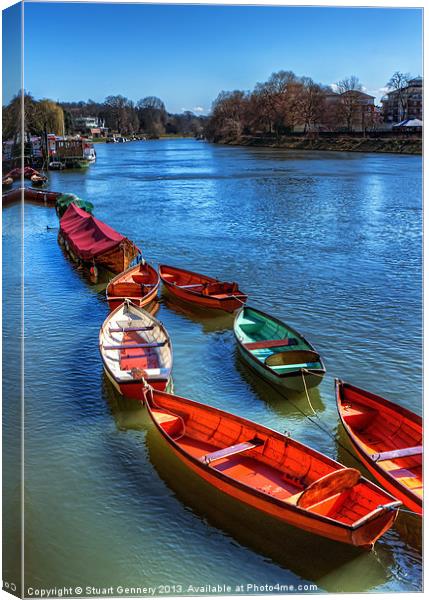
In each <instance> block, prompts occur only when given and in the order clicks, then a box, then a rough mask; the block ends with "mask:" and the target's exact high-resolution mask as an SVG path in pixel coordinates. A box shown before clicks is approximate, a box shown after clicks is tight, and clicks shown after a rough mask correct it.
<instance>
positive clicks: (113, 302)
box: [108, 288, 159, 311]
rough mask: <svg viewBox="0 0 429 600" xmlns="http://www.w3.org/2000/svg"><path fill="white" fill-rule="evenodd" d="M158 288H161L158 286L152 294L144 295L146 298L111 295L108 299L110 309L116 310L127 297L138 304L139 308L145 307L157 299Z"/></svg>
mask: <svg viewBox="0 0 429 600" xmlns="http://www.w3.org/2000/svg"><path fill="white" fill-rule="evenodd" d="M158 289H159V288H156V289H155V290H153V291H152V292H151V293H150V294H148V295H147V296H144V298H135V297H128V296H124V297H122V298H119V297H118V298H115V297H113V296H110V297H109V299H108V304H109V310H110V311H112V310H115V308H118V306H121V304H123V303H124V301H125V299H128V300H131V302H132V303H133V304H134V305H135V306H138V307H139V308H144V307H146V306H148V305H149V304H150V303H151V302H153V301H154V300H156V298H157V296H158Z"/></svg>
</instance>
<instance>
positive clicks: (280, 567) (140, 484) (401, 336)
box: [3, 139, 422, 595]
mask: <svg viewBox="0 0 429 600" xmlns="http://www.w3.org/2000/svg"><path fill="white" fill-rule="evenodd" d="M96 150H97V162H96V164H94V165H92V166H91V167H90V168H89V169H88V170H87V171H86V172H85V171H69V172H62V173H55V172H52V173H50V181H49V188H50V189H53V190H58V191H64V192H73V193H75V194H77V195H78V196H80V197H82V198H84V199H86V200H89V201H91V202H93V204H94V205H95V214H96V216H98V217H99V218H101V219H102V220H104V221H106V222H107V223H109V224H110V225H111V226H112V227H114V228H115V229H117V230H118V231H120V232H121V233H124V234H125V235H127V236H128V237H129V238H131V239H132V240H133V241H135V242H136V243H137V244H138V245H139V247H140V248H141V249H142V252H143V256H144V257H145V258H146V259H147V260H148V261H150V262H152V263H154V264H158V263H159V262H165V263H167V264H172V265H177V266H181V267H184V268H188V269H191V270H196V271H199V272H201V273H207V274H210V275H214V276H217V277H220V278H222V279H226V280H236V281H238V282H239V284H240V287H241V288H242V289H243V290H245V291H246V292H247V293H248V294H249V304H250V305H252V306H255V307H257V308H260V309H262V310H263V311H266V312H269V313H271V314H273V315H275V316H277V317H279V318H280V319H283V320H284V321H285V322H286V323H289V324H290V325H292V326H293V327H295V328H297V329H298V330H299V331H300V332H302V333H303V334H304V335H305V336H306V337H307V338H308V339H309V340H310V341H311V342H312V343H313V344H314V345H315V346H316V348H317V349H318V350H319V352H320V353H321V354H322V356H323V358H324V360H325V363H326V367H327V375H326V377H325V379H324V380H323V382H322V384H321V385H320V387H319V388H318V389H317V390H315V391H313V392H312V394H311V401H312V405H313V408H314V410H315V411H316V413H317V418H318V419H319V421H318V423H320V424H322V425H323V429H321V428H320V427H317V426H315V425H314V423H312V422H310V421H309V420H308V419H307V418H306V417H305V415H311V409H310V408H309V406H308V403H307V400H306V398H305V397H304V396H299V397H295V398H294V400H293V402H289V401H288V400H286V399H285V398H283V397H282V396H279V395H277V394H276V393H274V392H273V390H272V388H270V387H267V386H266V385H265V384H264V383H263V382H262V381H261V380H260V379H258V378H257V377H255V376H254V375H252V373H251V372H250V371H249V370H248V368H247V367H246V366H245V365H243V364H242V362H241V361H240V359H239V358H238V355H237V351H236V348H235V343H234V339H233V333H232V317H230V316H228V315H225V316H218V315H216V316H208V315H204V314H199V313H194V312H193V311H192V310H189V309H187V308H184V307H183V306H181V307H179V306H176V305H174V304H172V303H171V301H170V302H168V299H166V298H164V297H163V296H161V298H160V308H159V312H158V313H157V316H158V318H160V319H161V320H162V321H163V323H164V324H165V326H166V327H167V329H168V331H169V333H170V335H171V337H172V341H173V346H174V370H173V375H174V385H175V391H176V393H178V394H180V395H183V396H187V397H189V398H193V399H195V400H199V401H202V402H206V403H210V404H213V405H216V406H218V407H221V408H223V409H226V410H228V411H230V412H233V413H237V414H240V415H243V416H245V417H248V418H250V419H253V420H255V421H258V422H261V423H263V424H265V425H267V426H269V427H272V428H274V429H278V430H280V431H285V430H287V431H289V432H290V433H291V434H292V436H293V437H296V438H297V439H299V440H300V441H302V442H304V443H306V444H308V445H310V446H313V447H314V448H316V449H317V450H319V451H321V452H323V453H326V454H328V455H329V456H331V457H333V458H336V459H338V460H340V461H341V462H344V463H345V464H347V465H349V466H356V465H357V463H356V462H355V461H354V459H353V458H352V456H351V455H350V454H349V453H348V452H347V450H345V449H344V446H345V445H346V444H347V442H346V440H345V439H344V434H343V432H342V430H341V428H340V426H339V421H338V416H337V412H336V407H335V399H334V383H333V382H334V377H335V376H337V377H341V378H342V379H344V380H346V381H349V382H351V383H353V384H356V385H358V386H361V387H364V388H366V389H369V390H372V391H374V392H376V393H378V394H381V395H384V396H386V397H387V398H389V399H391V400H393V401H394V402H398V403H400V404H403V405H404V406H407V407H408V408H410V409H411V410H413V411H416V412H418V413H421V412H422V395H421V394H422V374H421V369H422V365H421V334H422V331H421V309H422V295H421V276H422V272H421V259H422V256H421V244H422V230H421V227H422V223H421V215H422V197H421V185H422V181H421V179H422V172H421V169H422V161H421V158H420V157H416V156H401V155H388V154H358V153H329V152H314V153H313V152H294V151H283V150H273V149H249V148H239V147H222V146H215V145H211V144H208V143H204V142H197V141H194V140H180V139H179V140H175V139H174V140H169V139H166V140H160V141H148V142H132V143H128V144H109V145H105V144H100V145H97V147H96ZM19 219H20V207H19V206H18V205H15V206H11V207H8V208H5V209H3V247H4V248H6V249H9V250H10V249H13V248H14V247H15V248H18V241H19V229H18V228H19ZM24 223H25V243H24V264H25V287H24V292H25V297H24V308H25V361H24V368H25V392H26V400H25V415H24V416H25V431H26V437H25V461H24V468H25V495H24V504H25V518H24V530H25V540H26V542H25V586H26V588H31V587H33V588H36V587H45V588H46V587H61V586H81V587H82V588H83V590H84V592H85V591H86V590H85V588H86V586H91V587H92V586H94V587H95V588H98V590H97V589H96V590H94V591H95V592H96V593H97V592H98V593H99V592H100V591H101V589H100V588H109V587H110V586H112V587H113V592H114V595H116V593H119V592H120V591H121V590H117V586H122V587H123V588H127V587H128V588H143V587H155V588H157V593H162V592H167V593H169V592H170V593H174V592H178V593H180V592H182V593H188V594H189V593H193V592H197V591H198V590H197V588H198V587H202V586H206V585H212V586H215V585H221V586H224V585H225V586H228V585H229V586H232V590H234V591H235V590H237V591H240V590H243V591H245V592H246V591H250V592H256V591H258V588H256V587H250V588H249V587H247V586H265V585H269V586H276V585H277V584H278V585H283V586H285V585H287V586H291V585H293V586H299V585H302V586H307V585H309V584H316V585H317V586H318V589H319V590H320V591H405V590H409V591H416V590H419V589H421V576H422V563H421V556H420V550H419V539H418V538H419V534H420V531H419V526H418V523H416V522H414V520H413V519H408V518H407V517H402V518H401V519H400V521H399V523H398V524H397V525H396V526H395V527H394V528H393V529H392V530H390V531H389V532H388V533H386V534H385V535H384V536H383V537H382V538H381V539H380V541H379V542H378V543H377V544H376V546H375V548H374V550H373V551H372V552H369V553H367V552H360V551H355V550H351V549H348V548H343V547H342V546H341V547H340V546H338V545H336V544H335V543H332V542H328V541H324V540H322V539H319V538H316V537H314V536H311V535H309V534H306V533H304V532H301V531H298V530H296V529H294V528H292V527H280V526H279V525H278V524H277V523H275V522H273V521H271V520H270V519H268V518H265V517H261V515H259V514H257V513H255V512H253V511H252V510H251V509H247V508H244V507H242V506H239V505H238V504H237V503H236V502H235V501H232V500H230V499H228V498H224V497H222V496H221V495H220V494H219V493H217V492H216V491H214V490H213V489H211V488H210V487H208V486H207V485H206V484H203V483H202V482H201V481H199V480H198V479H196V478H195V477H194V476H193V475H190V474H189V473H187V472H186V470H184V469H183V468H182V466H181V465H180V464H178V462H177V460H176V459H173V458H172V457H171V456H170V455H169V453H168V450H167V449H166V448H165V447H164V446H163V443H161V442H159V441H158V439H157V437H156V435H155V432H154V430H153V428H152V426H151V425H150V424H149V422H148V419H147V415H146V413H145V411H144V409H142V408H141V407H139V406H138V405H137V403H135V402H133V401H125V400H123V399H121V398H120V397H118V396H117V395H116V394H115V392H114V391H113V389H112V388H111V386H110V384H109V382H108V381H106V379H105V377H104V376H103V370H102V365H101V361H100V358H99V354H98V339H97V336H98V330H99V327H100V325H101V323H102V321H103V320H104V318H105V317H106V315H107V304H106V301H105V297H104V290H103V286H102V285H100V284H99V285H92V284H91V283H89V281H87V279H85V277H84V276H83V275H82V273H81V272H79V271H77V270H76V269H75V268H74V266H73V265H72V264H71V263H70V262H69V260H68V259H67V258H66V256H65V255H64V254H63V252H62V250H61V249H60V247H59V245H58V243H57V229H56V228H57V226H58V220H57V217H56V214H55V211H54V210H53V209H50V208H45V207H42V206H34V205H30V204H28V205H26V206H25V211H24ZM51 228H52V229H51ZM4 277H5V279H6V284H5V285H6V287H5V290H6V294H7V295H6V297H5V299H4V330H5V336H6V337H5V340H8V341H9V344H10V342H11V341H12V347H11V349H10V351H7V352H5V357H4V393H5V404H4V414H5V421H6V423H9V425H10V426H9V429H8V430H7V431H6V443H10V444H11V446H10V447H11V448H12V446H13V444H14V443H15V442H16V440H17V439H18V438H17V436H16V430H14V426H16V425H17V423H18V421H19V418H18V417H19V414H18V413H19V411H18V409H17V403H18V394H19V384H18V375H19V373H18V363H19V356H18V353H17V348H16V344H13V340H14V339H17V337H16V336H17V331H16V329H14V328H16V319H17V317H18V315H19V310H20V303H19V271H18V270H17V268H16V265H15V266H14V263H13V261H12V260H11V258H10V254H9V253H8V252H6V253H5V254H4ZM5 344H6V346H4V347H5V348H7V347H8V342H7V341H6V342H5ZM14 424H15V425H14ZM326 431H327V432H328V433H329V434H330V435H331V436H333V437H330V435H328V433H326ZM333 438H336V440H339V441H340V444H338V442H337V441H335V440H334V439H333ZM12 468H13V465H12V466H11V465H6V469H7V471H6V472H7V474H9V475H11V473H12V471H11V470H12ZM12 487H13V486H12ZM17 489H18V488H17V487H16V488H15V487H13V489H11V488H8V489H7V490H6V499H5V502H6V506H8V505H9V506H10V509H11V513H10V514H12V513H13V511H14V510H15V511H16V507H17V506H18V505H17V503H16V496H14V494H15V493H16V491H17ZM14 498H15V501H14ZM15 516H16V514H15ZM17 523H18V521H17ZM8 527H11V525H9V526H6V529H8ZM11 535H13V534H11ZM17 549H18V546H16V551H17ZM157 586H164V587H157ZM167 586H170V587H167ZM174 586H176V587H174ZM189 586H194V587H192V588H190V587H189ZM236 586H243V588H240V587H236ZM222 589H224V588H222ZM283 589H284V588H283ZM295 589H297V587H295ZM302 589H305V588H302ZM137 591H138V590H137ZM272 591H273V592H275V591H276V588H275V587H274V589H273V590H272ZM131 592H132V590H131Z"/></svg>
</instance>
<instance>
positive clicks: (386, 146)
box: [216, 136, 422, 155]
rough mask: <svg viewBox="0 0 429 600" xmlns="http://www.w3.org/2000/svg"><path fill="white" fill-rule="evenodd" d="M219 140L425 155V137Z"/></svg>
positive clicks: (258, 145)
mask: <svg viewBox="0 0 429 600" xmlns="http://www.w3.org/2000/svg"><path fill="white" fill-rule="evenodd" d="M216 143H218V144H224V145H230V146H252V147H261V148H283V149H285V150H321V151H330V152H383V153H388V154H417V155H419V154H420V155H421V154H422V140H421V138H387V139H386V138H363V137H361V138H354V137H353V138H352V137H347V136H341V137H338V138H330V139H323V138H315V139H308V138H302V137H291V136H287V137H286V136H285V137H281V138H279V139H273V138H272V137H263V136H241V137H240V138H236V139H226V140H218V141H217V142H216Z"/></svg>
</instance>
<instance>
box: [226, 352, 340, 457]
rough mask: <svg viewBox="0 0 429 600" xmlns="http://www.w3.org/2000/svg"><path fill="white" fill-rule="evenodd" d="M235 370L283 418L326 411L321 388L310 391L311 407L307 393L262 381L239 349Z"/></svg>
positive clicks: (236, 353) (236, 355)
mask: <svg viewBox="0 0 429 600" xmlns="http://www.w3.org/2000/svg"><path fill="white" fill-rule="evenodd" d="M235 368H236V370H237V371H238V373H240V375H241V377H242V379H244V381H245V382H246V383H247V384H248V385H249V387H250V389H251V391H252V392H254V393H255V394H256V395H257V396H259V397H260V398H261V399H262V400H263V401H264V402H265V403H266V404H267V405H268V406H269V407H270V408H271V409H272V410H274V411H275V412H276V413H277V414H278V415H279V416H281V417H284V418H288V417H296V416H297V415H300V416H301V417H304V416H305V415H308V416H312V415H313V414H314V413H313V410H314V412H316V413H323V412H324V410H325V405H324V404H323V401H322V397H321V395H320V391H319V388H312V389H309V390H308V395H309V398H310V402H311V406H310V405H309V402H308V398H307V395H306V394H305V393H303V392H295V391H292V390H285V389H284V388H281V387H279V386H276V385H274V384H272V383H270V382H267V381H266V380H265V379H262V377H260V376H259V375H258V374H256V373H255V372H254V371H253V369H251V368H250V367H249V366H248V364H247V363H245V362H244V361H243V359H242V357H241V354H240V352H239V350H238V348H237V347H236V348H235ZM340 462H341V461H340Z"/></svg>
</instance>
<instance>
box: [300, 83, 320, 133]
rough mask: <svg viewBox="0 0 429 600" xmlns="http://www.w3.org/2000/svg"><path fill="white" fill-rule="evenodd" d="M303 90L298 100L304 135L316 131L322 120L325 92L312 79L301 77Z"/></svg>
mask: <svg viewBox="0 0 429 600" xmlns="http://www.w3.org/2000/svg"><path fill="white" fill-rule="evenodd" d="M301 83H302V89H301V93H300V95H299V98H298V108H299V115H300V119H301V121H302V123H303V124H304V133H307V132H309V131H311V130H312V129H313V130H314V129H315V127H316V123H318V122H320V121H321V120H322V116H323V107H324V97H325V94H324V91H323V88H322V86H321V85H319V84H318V83H315V82H314V81H313V80H312V79H311V78H310V77H301Z"/></svg>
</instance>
